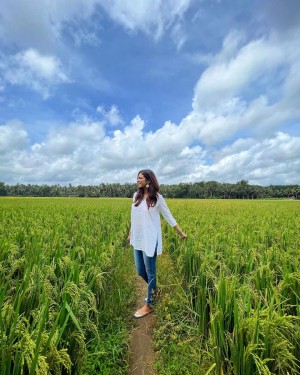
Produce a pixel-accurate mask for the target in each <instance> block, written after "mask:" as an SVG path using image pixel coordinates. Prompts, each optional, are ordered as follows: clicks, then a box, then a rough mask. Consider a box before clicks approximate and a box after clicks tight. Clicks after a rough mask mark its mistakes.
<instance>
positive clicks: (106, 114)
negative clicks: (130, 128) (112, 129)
mask: <svg viewBox="0 0 300 375" xmlns="http://www.w3.org/2000/svg"><path fill="white" fill-rule="evenodd" d="M97 112H99V113H100V114H101V115H103V119H104V120H105V121H106V122H107V123H108V124H109V125H111V126H117V125H123V124H124V121H123V119H122V117H121V115H120V112H119V109H118V107H117V106H116V105H112V106H111V107H110V109H109V111H106V110H105V108H104V107H103V106H98V107H97Z"/></svg>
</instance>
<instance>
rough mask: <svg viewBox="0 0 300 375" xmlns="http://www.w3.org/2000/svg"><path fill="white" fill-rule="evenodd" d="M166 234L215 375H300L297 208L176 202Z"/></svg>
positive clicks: (293, 204) (282, 204)
mask: <svg viewBox="0 0 300 375" xmlns="http://www.w3.org/2000/svg"><path fill="white" fill-rule="evenodd" d="M170 207H171V209H172V211H173V212H174V215H175V216H176V218H177V219H178V221H179V222H180V223H181V225H182V226H184V228H185V230H186V232H187V233H189V239H188V241H187V242H186V243H184V244H182V243H180V242H179V240H178V239H177V238H176V236H173V233H172V231H171V230H170V229H168V228H166V230H167V231H168V233H169V236H168V242H169V245H168V250H169V253H170V254H171V256H172V258H173V260H174V262H175V264H176V266H177V269H178V271H179V272H180V274H181V277H182V280H183V281H182V283H183V287H184V290H185V293H186V296H187V301H188V304H189V309H190V311H191V313H192V315H193V316H194V318H195V319H196V321H197V325H198V328H199V335H200V336H201V337H202V342H203V348H206V349H205V350H206V353H207V356H210V357H211V362H212V366H211V367H210V369H209V370H208V371H207V374H208V373H212V374H241V375H253V374H299V373H300V369H299V364H300V363H299V360H300V321H299V319H300V268H299V261H300V202H297V201H294V202H291V201H230V200H226V201H180V202H179V201H178V202H176V203H175V202H174V203H173V202H171V203H170Z"/></svg>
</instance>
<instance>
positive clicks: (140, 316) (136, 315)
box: [134, 309, 154, 318]
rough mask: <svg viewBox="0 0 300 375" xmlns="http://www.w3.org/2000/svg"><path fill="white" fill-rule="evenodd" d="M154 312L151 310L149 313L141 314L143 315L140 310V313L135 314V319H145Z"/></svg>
mask: <svg viewBox="0 0 300 375" xmlns="http://www.w3.org/2000/svg"><path fill="white" fill-rule="evenodd" d="M153 311H154V310H153V309H151V310H149V311H147V312H146V313H144V314H141V313H140V312H139V310H138V311H137V312H136V313H135V314H134V317H135V318H143V317H144V316H146V315H149V314H151V313H152V312H153Z"/></svg>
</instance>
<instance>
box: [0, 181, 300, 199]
mask: <svg viewBox="0 0 300 375" xmlns="http://www.w3.org/2000/svg"><path fill="white" fill-rule="evenodd" d="M136 189H137V188H136V184H130V183H124V184H119V183H112V184H105V183H101V184H99V185H95V186H92V185H78V186H73V185H72V184H69V185H68V186H62V185H32V184H16V185H7V184H5V183H4V182H0V196H20V197H95V198H97V197H128V198H130V197H132V196H133V193H134V192H135V191H136ZM160 192H161V193H162V194H163V195H164V197H166V198H196V199H209V198H220V199H265V198H289V199H299V198H300V185H270V186H259V185H250V184H249V183H248V181H246V180H241V181H239V182H237V183H234V184H233V183H220V182H216V181H208V182H204V181H202V182H194V183H179V184H175V185H161V190H160Z"/></svg>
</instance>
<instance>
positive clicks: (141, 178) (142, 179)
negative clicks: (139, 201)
mask: <svg viewBox="0 0 300 375" xmlns="http://www.w3.org/2000/svg"><path fill="white" fill-rule="evenodd" d="M148 183H149V180H147V179H146V178H145V176H144V175H143V174H142V173H139V175H138V177H137V186H138V188H142V189H144V188H145V187H146V185H147V184H148Z"/></svg>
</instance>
